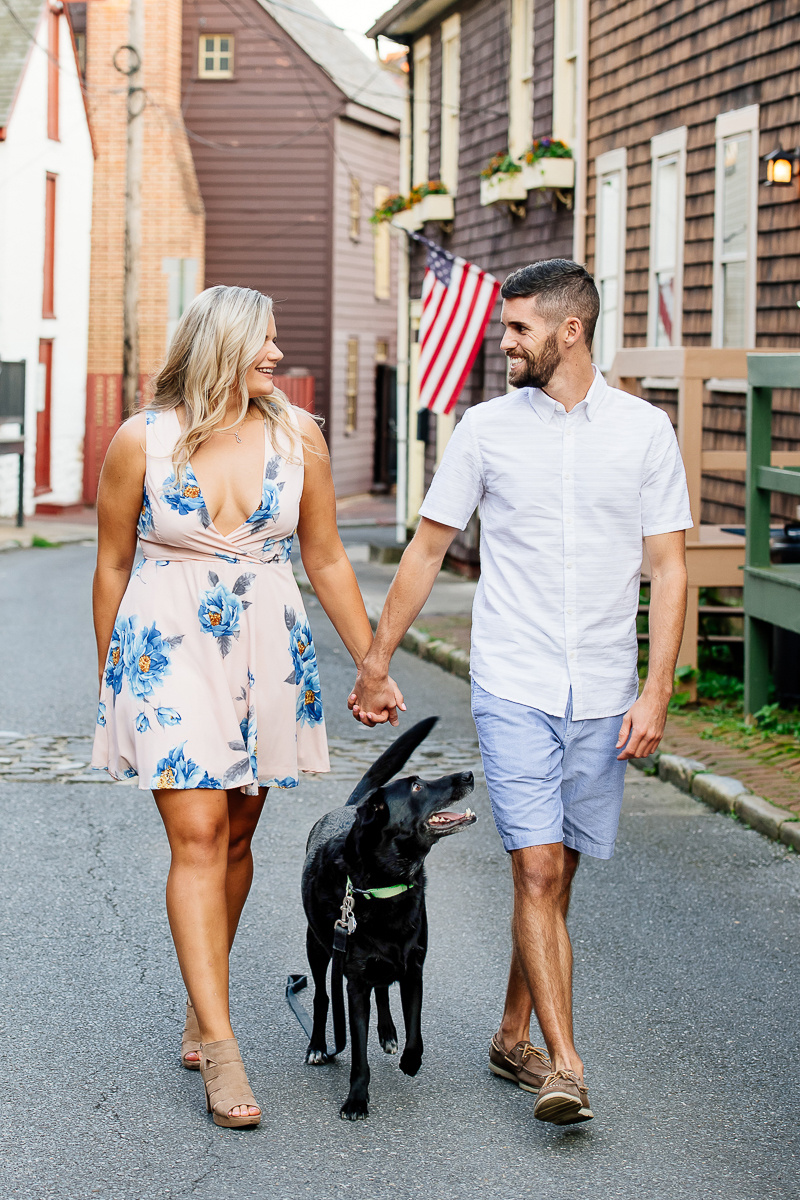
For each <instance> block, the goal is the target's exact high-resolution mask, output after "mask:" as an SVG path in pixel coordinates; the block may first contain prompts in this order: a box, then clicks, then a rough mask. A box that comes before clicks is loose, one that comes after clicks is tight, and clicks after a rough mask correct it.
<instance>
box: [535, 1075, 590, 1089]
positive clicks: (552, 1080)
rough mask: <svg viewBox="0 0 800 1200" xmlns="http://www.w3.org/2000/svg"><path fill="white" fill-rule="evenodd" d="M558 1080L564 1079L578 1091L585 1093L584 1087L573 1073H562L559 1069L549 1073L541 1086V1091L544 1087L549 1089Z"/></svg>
mask: <svg viewBox="0 0 800 1200" xmlns="http://www.w3.org/2000/svg"><path fill="white" fill-rule="evenodd" d="M558 1079H566V1080H568V1081H569V1082H570V1083H574V1084H575V1085H576V1086H577V1088H578V1089H579V1090H580V1091H584V1092H585V1091H586V1088H585V1086H584V1085H583V1083H582V1082H581V1081H580V1079H578V1076H577V1075H576V1074H575V1072H574V1071H563V1070H561V1069H559V1070H558V1071H551V1072H550V1074H549V1075H548V1076H547V1079H545V1081H544V1083H543V1084H542V1090H544V1089H545V1088H546V1087H549V1086H550V1084H551V1083H555V1082H556V1080H558Z"/></svg>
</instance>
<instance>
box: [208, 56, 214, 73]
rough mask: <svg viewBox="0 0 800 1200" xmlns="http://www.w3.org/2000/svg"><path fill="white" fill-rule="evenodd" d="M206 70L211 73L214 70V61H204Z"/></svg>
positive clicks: (210, 59) (211, 59)
mask: <svg viewBox="0 0 800 1200" xmlns="http://www.w3.org/2000/svg"><path fill="white" fill-rule="evenodd" d="M206 70H207V71H213V70H214V60H213V58H207V59H206Z"/></svg>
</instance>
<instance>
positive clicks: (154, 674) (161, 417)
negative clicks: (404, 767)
mask: <svg viewBox="0 0 800 1200" xmlns="http://www.w3.org/2000/svg"><path fill="white" fill-rule="evenodd" d="M295 423H297V422H296V419H295ZM180 432H181V428H180V423H179V421H178V416H177V413H176V412H175V411H169V412H159V413H154V412H149V413H148V414H147V442H146V453H147V468H146V472H145V481H144V496H143V500H142V511H141V515H140V518H139V524H138V529H137V532H138V535H139V543H140V546H141V548H142V552H143V554H144V559H143V560H142V561H141V562H140V563H139V564H138V566H137V567H136V569H135V570H134V572H133V575H132V576H131V580H130V583H129V584H128V588H127V590H126V592H125V595H124V596H123V598H122V603H121V604H120V608H119V612H118V614H117V618H116V621H115V622H114V632H113V635H112V637H111V645H110V647H109V650H108V659H107V661H106V666H105V670H104V672H103V683H102V688H101V693H100V704H99V708H98V714H97V730H96V733H95V740H94V752H93V755H92V766H93V767H95V768H97V769H98V770H103V769H104V770H107V771H108V772H109V773H110V774H111V775H112V776H113V777H114V778H115V779H129V778H133V777H135V776H137V775H138V777H139V787H140V788H141V789H143V790H147V789H150V788H230V787H239V788H241V789H242V791H243V792H245V793H246V794H248V795H255V794H256V793H257V791H258V788H259V787H279V788H291V787H296V786H297V783H298V778H299V772H300V771H328V770H330V765H329V762H328V744H327V739H326V736H325V723H324V719H323V715H322V701H321V697H320V682H319V671H318V668H317V657H316V653H315V651H314V641H313V638H312V636H311V629H310V628H309V624H308V620H307V618H306V615H305V613H304V611H303V604H302V599H301V596H300V592H299V590H298V587H297V584H296V582H295V579H294V574H293V572H292V565H291V561H290V554H291V550H292V541H293V538H294V532H295V528H296V526H297V518H298V512H299V505H300V496H301V494H302V491H303V461H302V449H301V446H300V442H299V437H298V442H297V446H296V449H295V451H294V454H289V452H288V450H287V449H286V448H284V450H283V453H281V452H280V451H279V450H278V449H277V448H276V447H275V446H273V445H272V444H271V443H270V440H269V436H268V432H267V426H266V423H265V425H264V482H263V489H262V496H261V504H260V505H259V507H258V508H257V509H256V511H255V512H254V513H253V514H252V516H250V517H248V518H247V520H246V521H244V522H243V523H242V524H241V525H240V526H239V528H238V529H235V530H234V531H233V532H232V533H229V534H228V535H227V536H225V537H223V536H222V534H221V533H219V532H218V530H217V529H215V527H214V522H213V521H212V520H211V517H210V516H209V513H208V509H207V508H206V506H205V501H204V500H203V494H202V492H201V489H200V485H199V483H198V481H197V479H196V477H195V475H194V472H193V470H192V468H191V464H189V466H188V467H187V468H186V470H185V472H184V474H183V475H182V476H181V478H180V479H177V478H176V475H175V471H174V469H173V466H172V453H173V449H174V447H175V443H176V442H177V440H178V437H179V435H180ZM287 455H288V457H287ZM295 457H296V458H297V460H298V461H296V462H293V461H291V459H292V458H295Z"/></svg>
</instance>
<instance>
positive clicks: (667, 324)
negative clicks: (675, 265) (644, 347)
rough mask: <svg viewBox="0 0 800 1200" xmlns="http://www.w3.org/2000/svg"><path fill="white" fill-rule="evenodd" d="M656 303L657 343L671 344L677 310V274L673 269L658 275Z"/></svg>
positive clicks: (662, 344) (660, 272)
mask: <svg viewBox="0 0 800 1200" xmlns="http://www.w3.org/2000/svg"><path fill="white" fill-rule="evenodd" d="M656 304H657V305H658V310H657V313H656V345H657V346H671V345H672V328H673V320H674V312H675V276H674V275H673V273H672V272H671V271H659V273H658V275H656Z"/></svg>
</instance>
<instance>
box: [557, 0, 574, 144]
mask: <svg viewBox="0 0 800 1200" xmlns="http://www.w3.org/2000/svg"><path fill="white" fill-rule="evenodd" d="M578 3H579V0H556V9H555V35H554V45H553V137H554V138H560V139H561V141H562V142H566V143H567V145H568V146H574V144H575V134H576V123H577V117H578V105H577V88H578Z"/></svg>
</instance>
